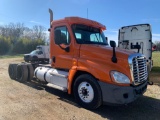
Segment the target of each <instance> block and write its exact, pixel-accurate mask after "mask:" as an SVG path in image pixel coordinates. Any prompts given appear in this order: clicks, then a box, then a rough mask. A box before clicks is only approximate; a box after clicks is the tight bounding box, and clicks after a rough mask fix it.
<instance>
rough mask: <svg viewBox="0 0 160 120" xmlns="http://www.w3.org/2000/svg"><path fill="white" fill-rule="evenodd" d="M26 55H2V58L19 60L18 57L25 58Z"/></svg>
mask: <svg viewBox="0 0 160 120" xmlns="http://www.w3.org/2000/svg"><path fill="white" fill-rule="evenodd" d="M23 56H24V54H18V55H0V59H1V58H17V57H23Z"/></svg>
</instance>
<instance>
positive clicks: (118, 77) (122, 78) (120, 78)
mask: <svg viewBox="0 0 160 120" xmlns="http://www.w3.org/2000/svg"><path fill="white" fill-rule="evenodd" d="M111 76H112V79H113V80H114V82H116V83H124V84H128V83H130V80H129V78H128V77H127V76H126V75H124V74H123V73H120V72H117V71H111Z"/></svg>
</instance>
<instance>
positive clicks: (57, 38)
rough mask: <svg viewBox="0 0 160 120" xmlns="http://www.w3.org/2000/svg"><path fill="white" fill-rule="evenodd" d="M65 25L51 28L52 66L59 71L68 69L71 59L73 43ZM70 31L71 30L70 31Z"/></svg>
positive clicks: (70, 65)
mask: <svg viewBox="0 0 160 120" xmlns="http://www.w3.org/2000/svg"><path fill="white" fill-rule="evenodd" d="M68 28H69V27H68V26H67V24H61V25H57V26H54V27H53V31H52V34H53V41H51V42H53V49H52V50H53V51H51V53H52V54H51V59H52V66H53V67H55V68H60V69H68V70H69V69H70V68H71V67H72V59H73V54H74V50H73V42H72V41H71V36H70V32H69V29H68ZM70 31H71V30H70Z"/></svg>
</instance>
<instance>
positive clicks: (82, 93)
mask: <svg viewBox="0 0 160 120" xmlns="http://www.w3.org/2000/svg"><path fill="white" fill-rule="evenodd" d="M78 94H79V97H80V99H81V100H82V101H83V102H85V103H89V102H91V101H92V100H93V98H94V91H93V88H92V86H91V85H90V84H89V83H88V82H82V83H81V84H79V86H78Z"/></svg>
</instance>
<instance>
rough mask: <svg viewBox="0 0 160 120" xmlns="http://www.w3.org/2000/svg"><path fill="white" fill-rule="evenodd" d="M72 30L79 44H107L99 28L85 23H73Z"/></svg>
mask: <svg viewBox="0 0 160 120" xmlns="http://www.w3.org/2000/svg"><path fill="white" fill-rule="evenodd" d="M72 30H73V32H74V35H75V38H76V41H77V43H79V44H100V45H108V43H107V40H106V38H105V36H104V34H103V32H101V30H100V29H98V28H94V27H91V26H87V25H80V24H73V25H72Z"/></svg>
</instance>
